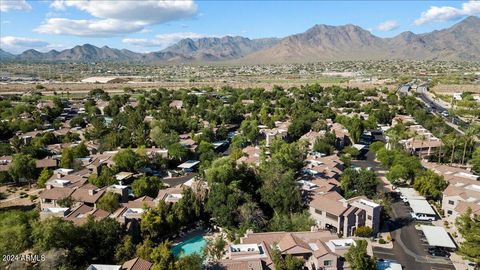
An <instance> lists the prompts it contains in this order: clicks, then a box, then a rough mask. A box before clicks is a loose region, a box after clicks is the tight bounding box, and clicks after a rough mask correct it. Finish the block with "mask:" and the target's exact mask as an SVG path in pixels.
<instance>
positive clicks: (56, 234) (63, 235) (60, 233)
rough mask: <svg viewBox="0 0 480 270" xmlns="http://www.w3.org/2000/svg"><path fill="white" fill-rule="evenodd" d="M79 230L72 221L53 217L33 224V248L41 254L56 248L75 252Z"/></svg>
mask: <svg viewBox="0 0 480 270" xmlns="http://www.w3.org/2000/svg"><path fill="white" fill-rule="evenodd" d="M77 237H79V234H78V229H77V228H76V227H75V225H73V223H72V222H71V221H67V220H65V219H63V218H59V217H52V218H48V219H45V220H43V221H39V222H36V223H34V224H33V228H32V239H33V241H34V243H33V247H34V248H35V250H37V251H39V252H44V251H47V250H51V249H54V248H63V249H66V250H75V249H76V248H77V247H76V246H75V245H76V243H77V241H78V238H77Z"/></svg>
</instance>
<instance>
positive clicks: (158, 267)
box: [150, 242, 175, 270]
mask: <svg viewBox="0 0 480 270" xmlns="http://www.w3.org/2000/svg"><path fill="white" fill-rule="evenodd" d="M150 258H151V259H152V263H153V266H152V270H172V269H175V268H174V267H175V265H174V264H175V258H174V257H173V255H172V253H171V252H170V242H162V243H160V245H158V247H156V248H154V249H153V250H152V254H151V255H150Z"/></svg>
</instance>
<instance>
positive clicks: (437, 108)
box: [417, 87, 468, 134]
mask: <svg viewBox="0 0 480 270" xmlns="http://www.w3.org/2000/svg"><path fill="white" fill-rule="evenodd" d="M417 93H418V94H419V98H420V100H421V101H423V103H425V105H427V106H428V107H430V108H432V113H433V114H435V115H437V116H439V117H442V118H443V119H444V120H445V123H446V124H447V125H449V126H450V127H452V128H453V129H455V130H456V131H457V132H458V133H460V134H465V133H464V132H463V130H461V128H460V126H461V127H466V126H468V123H466V122H464V121H462V120H461V119H459V118H458V117H455V116H444V115H442V114H441V112H444V111H448V109H449V108H447V107H446V106H445V105H443V104H441V103H439V102H437V101H435V100H434V99H433V98H431V97H430V96H429V95H428V93H427V89H426V87H419V88H418V89H417ZM439 112H440V113H439Z"/></svg>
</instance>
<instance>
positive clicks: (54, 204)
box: [39, 187, 74, 211]
mask: <svg viewBox="0 0 480 270" xmlns="http://www.w3.org/2000/svg"><path fill="white" fill-rule="evenodd" d="M73 192H74V189H72V188H67V187H56V188H48V187H47V188H46V189H45V190H43V191H42V193H40V195H39V197H40V208H41V209H42V211H44V210H45V209H47V208H61V207H62V206H61V205H59V204H58V201H59V200H61V199H64V198H67V197H70V196H71V195H72V193H73Z"/></svg>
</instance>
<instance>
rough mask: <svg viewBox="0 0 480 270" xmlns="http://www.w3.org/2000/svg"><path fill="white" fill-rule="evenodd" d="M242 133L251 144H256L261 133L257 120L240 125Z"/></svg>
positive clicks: (245, 121)
mask: <svg viewBox="0 0 480 270" xmlns="http://www.w3.org/2000/svg"><path fill="white" fill-rule="evenodd" d="M240 131H241V132H242V134H243V136H245V138H246V139H247V140H248V141H249V142H255V141H256V140H257V138H258V135H259V132H260V130H259V129H258V122H257V121H256V120H244V121H243V122H242V124H241V125H240Z"/></svg>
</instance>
